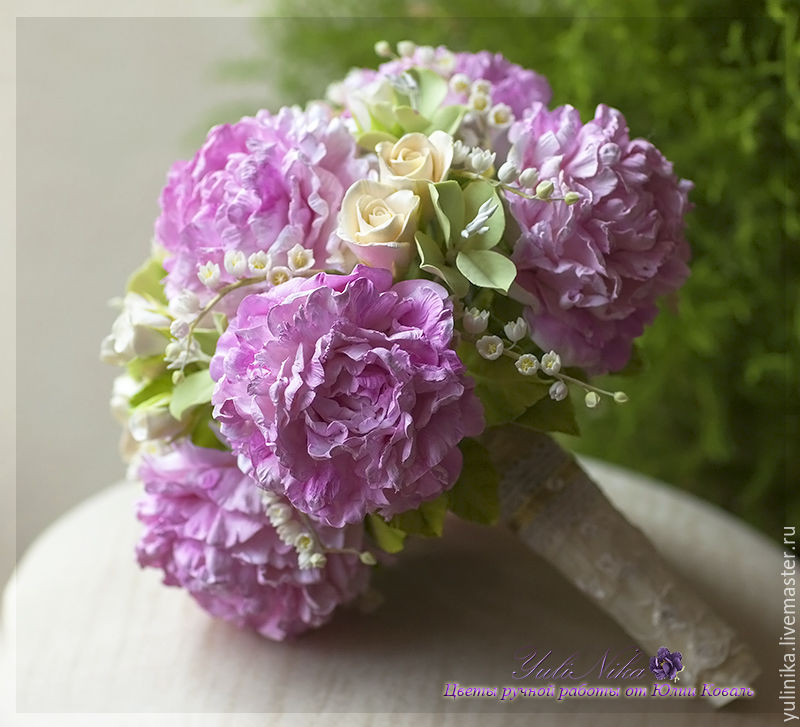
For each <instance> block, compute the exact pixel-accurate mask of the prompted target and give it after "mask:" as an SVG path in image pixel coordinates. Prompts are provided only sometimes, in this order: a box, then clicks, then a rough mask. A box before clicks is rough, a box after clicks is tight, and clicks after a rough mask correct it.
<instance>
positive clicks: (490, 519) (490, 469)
mask: <svg viewBox="0 0 800 727" xmlns="http://www.w3.org/2000/svg"><path fill="white" fill-rule="evenodd" d="M458 446H459V448H460V449H461V453H462V455H463V456H464V464H463V466H462V468H461V476H460V477H459V478H458V481H457V482H456V484H455V485H454V486H453V488H452V489H451V490H448V492H447V500H448V506H449V509H450V511H451V512H453V513H454V514H456V515H458V516H459V517H460V518H464V519H465V520H472V521H473V522H476V523H481V524H482V525H493V524H494V523H496V522H497V520H498V518H499V517H500V500H499V497H498V494H497V487H498V485H499V483H500V477H499V475H498V474H497V470H496V469H495V467H494V465H493V464H492V460H491V458H490V457H489V452H488V450H487V449H486V447H484V446H483V445H482V444H480V443H479V442H478V441H476V440H475V439H469V438H468V439H462V440H461V444H459V445H458Z"/></svg>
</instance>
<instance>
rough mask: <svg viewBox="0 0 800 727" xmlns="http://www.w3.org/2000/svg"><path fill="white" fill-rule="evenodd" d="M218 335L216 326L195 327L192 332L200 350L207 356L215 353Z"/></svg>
mask: <svg viewBox="0 0 800 727" xmlns="http://www.w3.org/2000/svg"><path fill="white" fill-rule="evenodd" d="M219 335H220V334H219V332H218V331H217V329H216V328H195V329H194V333H193V334H192V336H193V337H194V339H195V341H197V343H198V345H199V346H200V350H201V351H202V352H203V353H204V354H206V355H207V356H213V355H214V354H215V353H216V351H217V341H219Z"/></svg>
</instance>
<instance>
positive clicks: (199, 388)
mask: <svg viewBox="0 0 800 727" xmlns="http://www.w3.org/2000/svg"><path fill="white" fill-rule="evenodd" d="M213 391H214V382H213V381H212V379H211V374H209V372H208V369H202V370H200V371H195V372H194V373H193V374H189V375H188V376H187V377H186V378H185V379H184V380H183V381H181V383H180V384H178V385H177V386H176V387H175V389H174V391H173V392H172V400H171V401H170V403H169V413H170V414H172V416H173V417H175V419H178V420H180V419H182V418H183V415H184V413H185V412H186V411H187V410H188V409H191V408H192V407H193V406H198V405H199V404H205V403H207V402H209V401H211V393H212V392H213Z"/></svg>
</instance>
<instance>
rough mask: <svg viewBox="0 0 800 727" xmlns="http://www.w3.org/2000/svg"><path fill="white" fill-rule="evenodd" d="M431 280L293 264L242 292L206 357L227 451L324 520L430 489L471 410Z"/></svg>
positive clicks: (441, 298) (445, 306)
mask: <svg viewBox="0 0 800 727" xmlns="http://www.w3.org/2000/svg"><path fill="white" fill-rule="evenodd" d="M452 336H453V313H452V304H451V303H450V301H449V300H448V299H447V293H446V291H445V290H444V289H443V288H442V287H441V286H439V285H437V284H436V283H431V282H429V281H425V280H409V281H405V282H402V283H398V284H396V285H394V286H393V285H392V276H391V273H389V271H387V270H383V269H371V268H366V267H363V266H358V267H356V269H355V270H354V272H353V273H352V274H351V275H347V276H343V275H327V274H318V275H316V276H315V277H313V278H308V279H299V278H295V279H293V280H291V281H289V282H287V283H284V284H283V285H280V286H277V287H276V288H274V289H272V290H270V291H268V292H266V293H261V294H257V295H251V296H248V297H247V298H245V299H244V300H243V301H242V304H241V305H240V307H239V310H238V312H237V314H236V317H235V318H233V319H232V320H231V322H230V325H229V327H228V329H227V331H226V332H225V333H224V334H223V335H222V337H221V338H220V340H219V344H218V346H217V353H216V355H215V357H214V358H213V359H212V361H211V377H212V378H213V379H214V380H215V381H216V382H217V385H216V389H215V391H214V395H213V399H212V402H213V404H214V418H215V419H216V420H217V421H218V422H220V425H221V428H222V431H223V433H224V434H225V436H226V437H227V438H228V440H229V441H230V442H231V445H232V447H233V449H234V451H235V452H237V453H238V454H239V465H240V467H242V469H244V470H247V471H248V472H250V473H251V474H252V475H253V476H254V477H255V478H256V479H257V480H258V481H259V482H260V483H261V484H262V485H263V486H264V487H266V488H267V489H270V490H273V491H276V492H279V493H281V494H284V495H285V496H286V497H287V498H288V499H289V501H290V502H291V503H292V504H293V505H294V506H295V507H296V508H297V509H298V510H300V511H302V512H305V513H308V514H309V515H311V516H312V517H314V518H315V519H318V520H321V521H323V522H325V523H327V524H328V525H332V526H335V527H338V526H341V525H342V524H344V523H355V522H359V521H361V520H362V519H363V517H364V516H365V515H366V514H367V513H370V512H378V513H380V514H381V515H382V516H384V517H386V518H389V517H391V516H393V515H395V514H397V513H399V512H403V511H406V510H409V509H413V508H415V507H417V506H418V505H419V504H420V503H422V502H424V501H427V500H431V499H434V498H436V497H438V496H439V495H441V494H442V493H443V492H444V491H445V490H447V489H448V488H450V487H451V486H452V485H453V484H454V483H455V481H456V479H457V477H458V475H459V472H460V470H461V453H460V451H459V449H458V446H457V445H458V443H459V442H460V441H461V439H462V438H463V437H467V436H476V435H478V434H480V432H481V431H482V430H483V413H482V408H481V405H480V402H479V401H478V399H477V397H476V396H475V394H474V392H473V384H472V382H471V380H469V379H468V378H466V376H465V375H464V366H463V364H462V363H461V361H460V360H459V358H458V356H457V355H456V353H455V351H453V349H452V348H451V343H452Z"/></svg>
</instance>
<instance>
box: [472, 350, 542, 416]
mask: <svg viewBox="0 0 800 727" xmlns="http://www.w3.org/2000/svg"><path fill="white" fill-rule="evenodd" d="M458 355H459V358H461V360H462V361H463V362H464V365H465V366H466V367H467V371H468V373H469V375H470V376H471V377H472V378H473V379H474V381H475V393H476V394H477V395H478V397H479V398H480V400H481V403H482V404H483V411H484V414H485V416H486V425H487V426H490V427H491V426H494V425H496V424H505V423H507V422H511V421H514V420H515V419H516V418H517V417H519V416H520V415H521V414H523V413H524V412H525V410H526V409H528V408H529V407H531V406H533V405H534V404H535V403H536V402H537V401H539V400H540V399H542V398H543V397H545V396H547V390H548V389H549V388H550V382H548V381H540V380H539V379H538V378H536V377H534V376H523V375H522V374H521V373H520V372H519V371H517V369H516V366H514V362H513V361H512V360H511V359H510V358H508V357H506V356H501V357H500V358H498V359H497V360H496V361H488V360H487V359H485V358H483V357H482V356H481V355H480V354H479V353H478V350H477V349H476V348H475V344H474V343H472V342H470V341H463V342H462V343H461V345H460V346H459V347H458Z"/></svg>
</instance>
